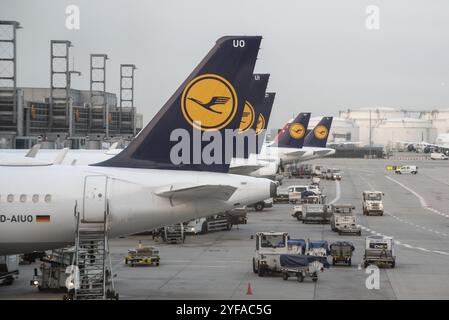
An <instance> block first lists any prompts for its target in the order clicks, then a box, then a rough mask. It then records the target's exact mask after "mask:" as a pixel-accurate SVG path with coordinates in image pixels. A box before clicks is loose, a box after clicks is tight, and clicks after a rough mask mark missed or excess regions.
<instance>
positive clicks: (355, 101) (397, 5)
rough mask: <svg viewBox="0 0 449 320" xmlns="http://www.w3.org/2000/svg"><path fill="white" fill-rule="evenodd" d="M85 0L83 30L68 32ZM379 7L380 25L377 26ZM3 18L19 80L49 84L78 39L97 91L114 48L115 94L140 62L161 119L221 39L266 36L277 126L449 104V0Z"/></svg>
mask: <svg viewBox="0 0 449 320" xmlns="http://www.w3.org/2000/svg"><path fill="white" fill-rule="evenodd" d="M69 4H76V5H78V6H79V8H80V11H81V29H80V30H78V31H70V30H68V29H66V28H65V19H66V15H65V8H66V6H67V5H69ZM368 5H377V6H379V8H380V30H377V31H372V30H371V31H370V30H368V29H367V28H366V27H365V20H366V17H367V14H366V13H365V10H366V7H367V6H368ZM0 19H2V20H17V21H19V22H20V23H21V24H22V26H23V27H24V29H22V30H20V31H19V34H18V85H19V86H41V87H44V86H48V85H49V82H50V75H49V47H50V44H49V42H50V40H51V39H58V40H59V39H62V40H70V41H72V43H73V45H74V47H73V48H72V49H71V54H72V56H74V57H75V67H76V69H78V70H80V71H81V72H82V73H83V75H82V76H81V77H79V78H76V77H75V78H74V81H73V85H72V86H73V87H74V88H78V89H88V87H89V54H90V53H107V54H108V55H109V57H110V60H109V61H108V65H107V67H108V70H107V90H108V91H112V92H116V93H118V88H119V65H120V64H121V63H134V64H136V65H137V67H138V70H137V71H136V89H135V94H136V98H135V101H136V105H137V106H138V110H139V112H142V113H143V114H144V121H145V122H146V121H149V120H150V119H151V117H152V116H153V115H154V114H155V112H157V110H159V108H160V107H161V106H162V104H163V103H164V102H165V101H166V100H167V99H168V98H169V97H170V95H171V94H172V93H173V91H174V90H175V89H176V88H177V87H178V86H179V84H180V83H181V82H182V81H183V80H184V79H185V78H186V76H187V75H188V74H189V73H190V71H191V70H192V69H193V68H194V67H195V66H196V64H197V63H198V62H199V61H200V59H201V58H202V57H203V56H204V55H205V54H206V53H207V52H208V50H209V49H210V48H211V47H212V46H213V44H214V42H215V40H216V39H217V38H219V37H221V36H223V35H227V34H233V35H237V34H244V35H255V34H258V35H262V36H263V37H264V40H263V42H262V48H261V51H260V52H259V60H258V63H257V65H256V72H268V73H271V79H270V83H269V90H270V91H275V92H277V96H276V101H275V106H274V109H273V114H272V120H271V121H270V125H269V126H270V127H279V126H281V125H282V124H283V123H284V122H285V121H286V120H287V119H288V118H289V117H290V116H291V115H292V114H294V113H298V112H300V111H311V112H313V115H321V114H330V115H336V114H337V111H338V110H341V109H347V108H352V107H371V106H373V107H376V106H388V107H398V108H413V109H436V108H448V107H449V41H448V40H449V2H448V1H447V0H432V1H422V0H388V1H387V0H383V1H379V0H371V1H369V0H340V1H335V0H309V1H273V0H259V1H256V0H251V1H250V0H246V1H242V0H226V1H223V0H222V1H211V0H189V1H181V0H176V1H175V0H170V1H167V0H164V1H162V0H157V1H156V0H155V1H143V0H131V1H130V0H126V1H125V0H95V1H92V0H91V1H87V0H86V1H77V0H72V1H62V0H39V1H35V0H34V1H33V0H0Z"/></svg>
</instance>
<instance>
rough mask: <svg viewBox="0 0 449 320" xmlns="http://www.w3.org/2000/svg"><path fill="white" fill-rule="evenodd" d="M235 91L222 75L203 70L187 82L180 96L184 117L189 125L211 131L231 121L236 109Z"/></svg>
mask: <svg viewBox="0 0 449 320" xmlns="http://www.w3.org/2000/svg"><path fill="white" fill-rule="evenodd" d="M237 104H238V101H237V94H236V93H235V90H234V87H233V86H232V85H231V84H230V83H229V82H228V81H227V80H226V79H224V78H223V77H220V76H218V75H216V74H204V75H201V76H198V77H196V78H195V79H193V80H192V81H190V82H189V84H187V86H186V87H185V89H184V91H183V93H182V97H181V109H182V114H183V115H184V118H185V119H186V120H187V122H188V123H190V124H191V125H192V126H193V127H195V128H197V129H201V130H203V131H215V130H220V129H222V128H224V127H225V126H226V125H228V124H229V122H231V120H232V119H233V118H234V116H235V113H236V112H237Z"/></svg>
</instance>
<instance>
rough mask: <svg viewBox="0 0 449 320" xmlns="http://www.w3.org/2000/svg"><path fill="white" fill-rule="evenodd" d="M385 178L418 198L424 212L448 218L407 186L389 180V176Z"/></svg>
mask: <svg viewBox="0 0 449 320" xmlns="http://www.w3.org/2000/svg"><path fill="white" fill-rule="evenodd" d="M385 177H386V178H387V179H388V180H390V181H393V182H394V183H396V184H398V185H400V186H401V187H402V188H404V189H405V190H407V191H409V192H411V193H412V194H413V195H414V196H415V197H417V198H418V200H419V202H420V204H421V207H423V208H424V209H426V210H428V211H431V212H434V213H436V214H438V215H440V216H442V217H445V218H449V215H448V214H446V213H444V212H441V211H438V210H436V209H435V208H431V207H430V206H429V205H428V204H427V201H426V199H424V198H423V197H422V196H421V195H420V194H419V193H417V192H416V191H415V190H413V189H410V188H409V187H407V186H406V185H404V184H403V183H401V182H399V181H397V180H396V179H393V178H391V177H389V176H385Z"/></svg>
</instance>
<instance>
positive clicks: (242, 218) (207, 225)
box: [184, 207, 247, 234]
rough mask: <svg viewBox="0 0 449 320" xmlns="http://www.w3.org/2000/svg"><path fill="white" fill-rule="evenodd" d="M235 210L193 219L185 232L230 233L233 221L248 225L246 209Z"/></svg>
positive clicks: (185, 227) (185, 228)
mask: <svg viewBox="0 0 449 320" xmlns="http://www.w3.org/2000/svg"><path fill="white" fill-rule="evenodd" d="M234 210H235V211H234ZM234 210H232V211H231V212H225V213H220V214H214V215H211V216H208V217H204V218H198V219H192V220H190V221H189V222H187V223H186V224H185V226H184V232H185V233H186V234H199V233H201V234H205V233H208V232H213V231H222V230H227V231H229V230H231V229H232V225H233V223H232V222H233V220H234V222H236V223H234V224H242V223H246V213H247V209H246V207H245V208H243V209H241V210H237V209H234Z"/></svg>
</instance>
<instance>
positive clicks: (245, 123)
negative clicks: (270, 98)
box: [239, 101, 256, 132]
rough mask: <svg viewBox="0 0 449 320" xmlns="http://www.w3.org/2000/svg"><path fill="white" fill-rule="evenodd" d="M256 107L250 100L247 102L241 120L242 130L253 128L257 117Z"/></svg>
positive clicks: (240, 129)
mask: <svg viewBox="0 0 449 320" xmlns="http://www.w3.org/2000/svg"><path fill="white" fill-rule="evenodd" d="M255 117H256V116H255V113H254V108H253V106H252V105H251V103H249V102H248V101H246V102H245V107H244V108H243V114H242V120H240V127H239V131H240V132H245V131H246V130H248V129H249V128H251V127H252V126H253V124H254V118H255Z"/></svg>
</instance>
